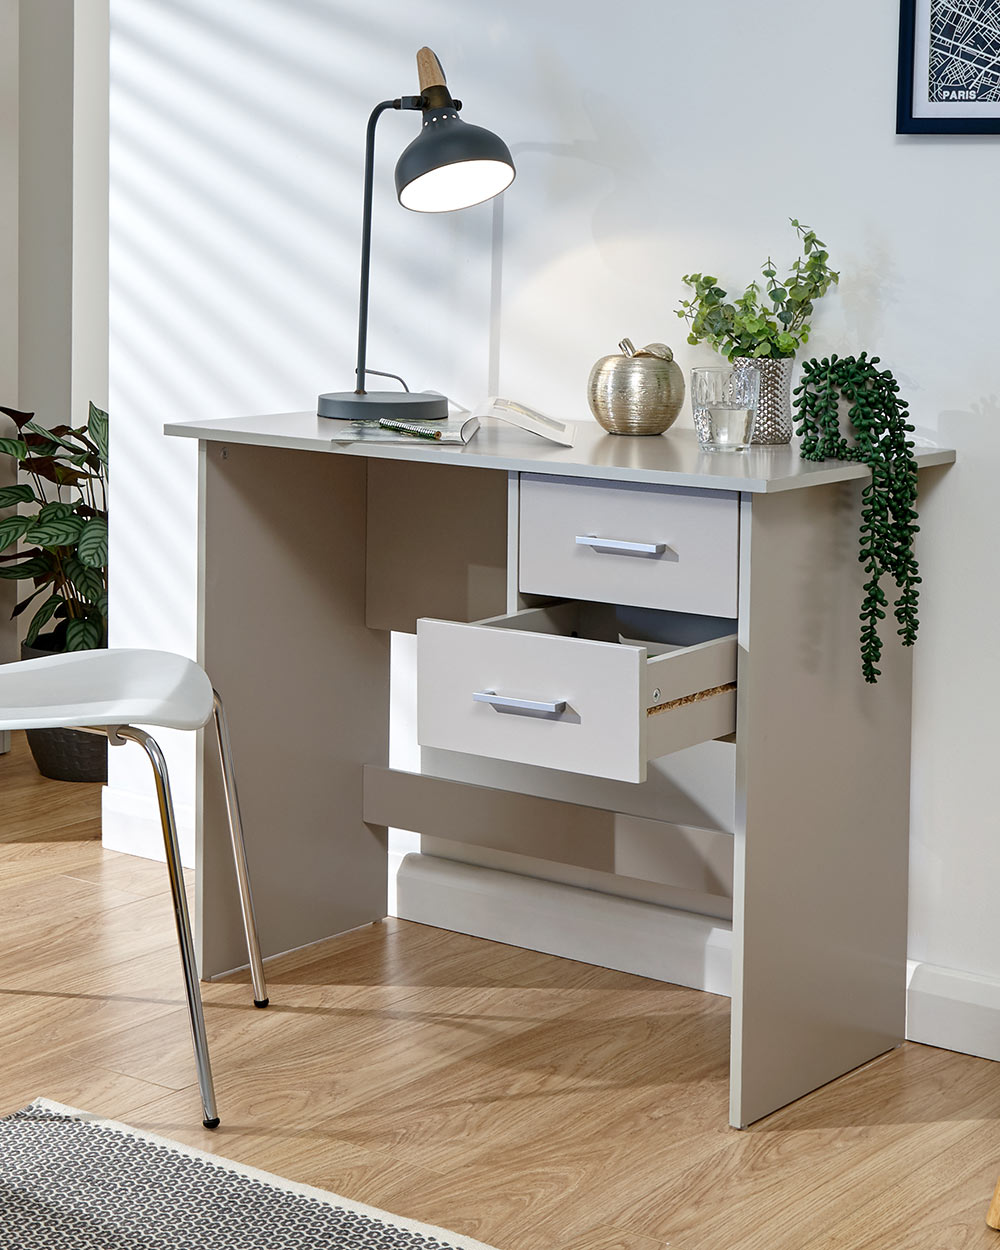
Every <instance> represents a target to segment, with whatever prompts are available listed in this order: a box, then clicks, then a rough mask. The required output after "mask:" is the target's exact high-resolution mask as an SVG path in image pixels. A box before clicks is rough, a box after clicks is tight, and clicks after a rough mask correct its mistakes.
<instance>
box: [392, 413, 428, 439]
mask: <svg viewBox="0 0 1000 1250" xmlns="http://www.w3.org/2000/svg"><path fill="white" fill-rule="evenodd" d="M379 425H380V426H381V427H382V429H383V430H395V431H396V433H397V434H409V435H410V436H411V437H412V438H440V437H441V431H440V430H423V429H419V428H417V427H416V426H412V425H404V424H403V422H402V421H391V420H390V419H389V418H388V417H382V418H381V419H380V420H379Z"/></svg>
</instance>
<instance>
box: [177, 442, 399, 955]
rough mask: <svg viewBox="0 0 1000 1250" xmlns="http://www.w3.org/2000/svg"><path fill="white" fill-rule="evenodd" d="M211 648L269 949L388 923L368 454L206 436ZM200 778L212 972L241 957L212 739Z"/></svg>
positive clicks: (204, 530)
mask: <svg viewBox="0 0 1000 1250" xmlns="http://www.w3.org/2000/svg"><path fill="white" fill-rule="evenodd" d="M199 480H200V520H201V526H200V532H201V551H200V558H199V658H200V660H201V662H202V663H203V664H204V666H205V669H206V670H207V672H208V673H209V676H210V677H211V678H212V681H213V684H214V685H215V687H216V689H217V690H218V691H219V693H220V694H221V695H222V698H223V701H224V703H225V705H226V709H227V714H228V717H229V722H230V729H231V734H232V741H233V752H234V757H235V764H236V774H237V780H238V784H239V791H240V804H241V808H242V814H243V823H244V832H245V837H246V842H247V856H248V860H249V865H250V873H251V879H252V885H253V892H254V902H255V905H256V910H257V920H258V927H259V930H260V939H261V947H262V949H263V953H264V954H265V955H270V954H275V953H277V952H280V951H285V950H291V949H294V948H295V947H298V946H303V945H306V944H308V943H310V942H315V941H318V940H320V939H322V938H325V937H329V936H331V935H332V934H335V933H339V932H343V931H344V930H346V929H350V928H353V927H355V926H357V925H360V924H364V923H366V922H369V921H372V920H377V919H380V918H381V917H382V916H384V915H385V908H386V831H385V829H384V828H381V827H378V826H371V825H366V824H365V823H364V821H363V820H362V767H363V765H364V764H373V763H382V764H384V763H386V762H387V757H388V698H389V635H388V634H387V633H380V632H375V631H373V630H369V629H368V628H366V626H365V525H366V523H365V497H366V462H365V461H364V460H363V459H361V458H354V457H347V456H335V455H326V454H322V453H318V452H302V451H290V450H286V449H274V448H266V447H254V446H244V445H238V444H237V445H231V446H225V445H222V444H219V443H202V444H201V457H200V474H199ZM202 737H203V742H202V749H201V753H200V754H201V758H200V764H199V778H198V809H199V812H198V892H197V908H196V915H197V921H198V924H197V931H198V944H199V952H198V953H199V959H200V966H201V971H202V975H203V976H213V975H216V974H218V973H220V972H224V971H227V970H229V969H231V968H234V967H239V966H241V965H244V964H246V962H247V954H246V948H245V943H244V941H243V937H242V930H241V922H240V913H239V903H238V897H237V893H236V888H235V878H234V872H233V865H232V857H231V852H230V848H229V843H228V833H227V825H226V815H225V801H224V796H223V792H222V787H221V781H220V775H219V767H218V757H217V754H216V748H215V743H214V740H213V736H212V735H211V734H210V733H209V732H208V731H205V732H204V733H203V735H202Z"/></svg>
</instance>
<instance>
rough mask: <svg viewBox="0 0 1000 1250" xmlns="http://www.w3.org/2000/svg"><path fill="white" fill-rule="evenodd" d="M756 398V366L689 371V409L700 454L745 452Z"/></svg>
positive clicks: (754, 415)
mask: <svg viewBox="0 0 1000 1250" xmlns="http://www.w3.org/2000/svg"><path fill="white" fill-rule="evenodd" d="M759 398H760V370H759V369H758V368H757V367H756V365H731V366H725V367H714V368H709V369H692V370H691V408H692V411H693V413H694V428H695V430H696V431H697V432H698V442H699V444H700V445H701V449H702V451H745V450H746V448H747V447H748V446H749V444H750V436H751V435H752V434H753V423H754V418H755V417H756V416H757V403H758V400H759Z"/></svg>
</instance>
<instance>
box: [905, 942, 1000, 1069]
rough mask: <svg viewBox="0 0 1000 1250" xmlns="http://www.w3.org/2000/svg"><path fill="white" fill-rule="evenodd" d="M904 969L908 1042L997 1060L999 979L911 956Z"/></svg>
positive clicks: (999, 1014)
mask: <svg viewBox="0 0 1000 1250" xmlns="http://www.w3.org/2000/svg"><path fill="white" fill-rule="evenodd" d="M907 971H908V976H907V982H908V988H907V993H906V1036H907V1038H908V1039H909V1040H910V1041H911V1042H924V1043H925V1044H926V1045H928V1046H940V1047H941V1048H942V1049H943V1050H958V1051H961V1052H962V1053H963V1054H966V1055H979V1056H980V1057H981V1058H983V1059H998V1060H1000V980H993V979H991V978H989V977H980V976H974V975H973V974H972V973H970V972H959V971H958V970H957V969H955V968H941V967H938V966H937V965H935V964H925V963H918V962H916V961H914V960H910V962H909V964H908V968H907Z"/></svg>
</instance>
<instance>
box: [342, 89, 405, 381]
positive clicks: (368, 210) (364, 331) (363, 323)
mask: <svg viewBox="0 0 1000 1250" xmlns="http://www.w3.org/2000/svg"><path fill="white" fill-rule="evenodd" d="M402 107H403V102H402V100H383V101H382V103H381V104H376V105H375V107H374V108H373V109H372V115H371V117H369V118H368V133H367V136H366V139H365V192H364V207H363V209H362V218H361V294H360V298H359V307H358V364H357V369H356V371H355V378H356V383H355V387H354V391H355V394H357V395H363V394H364V393H365V355H366V353H367V350H368V274H369V270H370V268H371V256H372V186H373V182H374V167H375V126H376V124H377V123H378V119H379V118H380V117H381V116H382V114H383V113H384V112H385V111H386V110H387V109H398V108H402Z"/></svg>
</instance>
